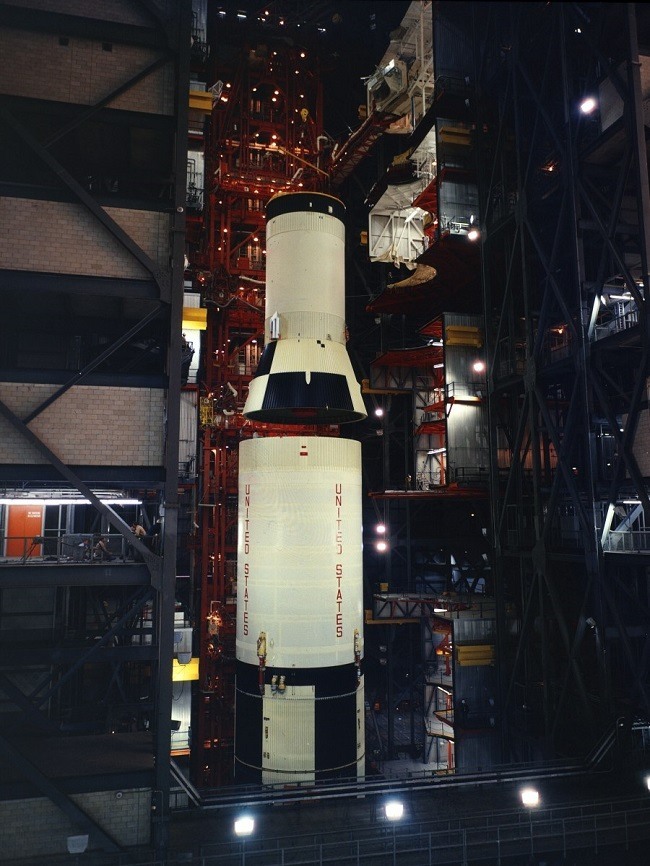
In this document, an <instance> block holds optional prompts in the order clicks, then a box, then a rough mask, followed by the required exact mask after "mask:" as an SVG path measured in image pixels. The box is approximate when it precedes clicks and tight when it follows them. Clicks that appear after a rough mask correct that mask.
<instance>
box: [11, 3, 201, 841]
mask: <svg viewBox="0 0 650 866" xmlns="http://www.w3.org/2000/svg"><path fill="white" fill-rule="evenodd" d="M53 5H54V6H55V5H56V4H53ZM133 6H134V7H137V11H138V13H140V12H142V11H144V12H145V13H146V14H147V16H148V18H149V20H150V24H149V26H141V27H134V26H133V27H132V26H129V25H125V24H122V23H119V22H112V21H109V20H105V21H100V20H99V19H92V20H91V19H87V18H83V17H80V16H70V15H60V14H59V13H57V12H55V11H46V10H43V11H41V12H39V15H38V16H34V15H33V14H32V13H31V12H29V10H21V9H20V8H19V7H3V9H2V10H0V26H6V27H17V28H21V29H26V30H38V31H44V32H47V33H64V32H65V33H67V34H70V35H71V36H79V37H83V38H85V39H99V40H102V41H106V42H116V43H118V44H122V43H124V44H131V45H135V46H140V47H143V48H147V49H148V56H150V53H149V51H150V49H154V51H155V52H156V55H157V56H155V57H154V59H153V60H149V61H148V62H145V63H144V65H143V66H142V68H141V69H140V70H139V71H138V72H136V73H135V74H134V75H131V76H129V77H127V78H125V80H123V81H122V82H120V83H119V84H118V85H117V86H115V87H113V88H112V89H111V91H110V92H108V93H106V94H105V95H104V96H103V97H102V98H101V99H100V100H99V101H97V102H96V103H95V104H94V105H92V106H88V107H87V108H85V109H83V110H80V111H78V112H76V113H74V117H73V119H72V120H70V119H65V118H66V115H65V114H62V120H61V123H60V125H59V126H58V128H56V130H55V131H53V132H50V133H49V135H48V136H46V137H45V138H42V139H39V138H38V135H37V134H35V133H34V132H32V131H30V129H29V128H28V125H27V124H26V123H24V122H23V121H22V119H21V118H20V106H19V105H16V103H15V100H11V99H9V98H3V100H2V104H1V105H0V114H1V116H2V120H3V122H4V124H5V127H6V129H7V130H10V131H11V133H12V134H13V136H14V137H15V139H16V141H20V142H21V146H22V147H23V148H24V149H25V150H26V151H27V152H29V153H30V154H31V155H32V157H33V158H35V159H36V160H38V161H40V163H41V164H42V165H44V166H47V168H48V169H49V170H50V172H51V173H52V175H53V176H54V177H56V179H57V182H58V184H59V185H60V188H61V191H62V194H63V195H64V197H67V198H68V199H69V200H71V201H73V202H75V203H78V204H80V205H82V206H83V208H84V209H85V210H86V211H87V213H88V214H90V215H92V217H93V219H94V220H95V221H96V222H97V224H99V225H101V226H102V227H103V228H104V229H105V230H106V231H107V232H108V233H109V234H110V235H111V236H112V237H113V238H114V239H115V240H116V241H117V242H118V243H119V244H120V246H121V247H122V248H123V249H124V250H125V251H126V252H127V253H128V254H129V255H130V256H132V257H133V258H134V259H135V260H136V261H137V262H138V263H139V264H140V265H141V266H142V267H143V268H144V269H145V271H146V272H147V273H148V275H149V280H109V279H107V278H106V279H104V278H101V277H100V278H97V277H84V276H82V275H79V276H71V277H66V278H65V279H64V278H58V277H57V275H40V274H32V275H26V274H25V273H24V272H4V273H3V274H2V275H1V277H0V290H2V291H4V292H12V291H16V290H18V291H20V287H21V286H25V287H29V288H30V289H32V288H33V289H37V290H39V291H43V290H46V291H47V290H52V291H55V292H69V293H70V292H71V293H73V294H82V293H86V292H87V293H88V294H89V295H94V296H97V297H106V296H110V295H112V296H114V297H118V298H119V297H122V298H124V299H129V298H131V297H141V298H146V299H149V300H150V302H151V303H152V304H153V305H152V306H151V309H150V312H148V313H146V314H145V315H143V316H142V317H141V318H140V320H139V321H137V322H136V324H135V325H133V326H131V327H130V328H129V327H127V326H125V328H124V333H122V334H120V335H119V336H117V337H116V338H115V339H114V340H113V342H112V343H111V344H110V345H109V347H108V348H106V349H104V350H103V351H101V352H100V353H98V354H97V355H96V356H95V357H94V358H93V359H92V360H91V361H90V362H88V363H87V364H86V365H85V366H83V368H82V369H80V370H79V371H78V372H76V373H75V374H74V375H73V376H72V377H70V378H69V379H68V381H66V382H64V383H63V384H62V385H61V386H60V387H58V388H57V389H55V390H54V393H53V394H52V395H51V396H50V397H49V398H47V399H46V400H45V401H44V402H43V403H42V404H41V405H40V406H38V407H37V408H36V409H34V410H32V411H31V412H30V413H29V414H28V415H26V416H24V417H19V416H18V415H16V414H15V413H14V412H13V411H11V409H9V407H8V406H6V405H5V404H4V403H0V413H1V414H2V416H3V417H4V418H5V419H6V420H7V421H8V422H9V423H10V424H11V425H12V427H13V428H14V430H16V431H18V433H20V434H21V436H22V437H23V438H24V440H25V443H26V444H27V443H28V444H29V445H31V446H33V447H34V448H36V449H37V451H38V453H39V454H40V456H41V457H42V458H44V460H45V462H46V464H47V466H49V467H50V468H51V472H52V474H53V477H54V478H58V479H60V481H61V483H62V484H63V486H66V487H68V488H71V489H74V490H78V491H79V492H80V493H81V494H82V495H83V496H84V497H85V498H86V499H87V500H89V501H90V503H91V505H92V506H94V508H95V509H96V511H97V512H98V513H99V514H101V515H102V516H103V517H104V518H105V520H106V521H107V522H108V524H109V525H110V526H111V527H112V528H113V529H115V530H116V531H117V532H118V533H120V534H121V535H122V536H123V538H124V539H125V543H128V545H130V547H131V548H132V549H133V550H134V551H136V552H137V553H138V554H139V555H140V556H141V558H142V562H141V563H140V564H132V565H123V566H121V567H120V569H117V568H111V569H104V568H100V569H99V570H93V569H90V568H88V569H85V568H84V567H83V566H82V567H81V569H80V570H78V571H77V572H76V573H75V575H74V577H72V576H71V575H70V574H69V572H70V569H69V568H66V566H65V565H63V564H60V565H59V564H57V565H51V566H50V567H49V568H48V569H47V572H48V573H47V578H46V579H45V582H44V577H45V576H44V575H43V574H41V575H40V577H39V575H38V567H37V566H35V565H30V566H27V567H26V568H27V571H25V572H23V571H21V568H20V567H19V566H12V565H8V566H2V567H1V573H0V585H1V586H2V588H3V589H9V588H12V587H13V588H15V587H18V586H24V585H25V580H26V579H27V580H28V582H29V583H30V584H31V585H35V586H44V585H46V586H47V587H49V588H51V589H52V591H54V592H57V593H61V592H65V591H67V592H71V593H75V594H76V595H75V597H79V598H81V594H82V593H84V592H85V593H87V604H88V606H89V609H90V611H91V614H92V621H94V622H95V623H96V630H95V631H93V630H92V629H91V630H88V629H89V625H88V622H87V620H86V619H85V618H84V617H81V616H80V617H79V618H78V621H77V622H73V621H72V620H70V622H69V623H67V624H66V625H67V626H69V627H70V628H71V629H72V628H76V629H77V630H79V629H81V631H82V632H83V631H84V630H86V632H87V634H86V637H87V638H88V640H90V641H92V642H91V643H90V644H86V645H85V646H84V642H83V640H82V641H81V645H80V644H79V643H75V644H71V645H67V646H66V645H64V644H62V645H61V646H56V645H55V646H52V647H49V648H40V649H39V648H37V647H35V646H29V645H27V646H25V645H24V644H23V645H21V647H20V648H17V650H16V652H13V653H12V652H9V653H7V654H5V653H4V650H3V662H4V664H5V665H8V666H9V668H10V669H11V670H18V669H19V668H20V666H21V665H27V666H29V665H30V664H37V665H38V666H39V669H40V670H41V671H42V677H41V679H40V681H39V682H38V685H37V686H36V687H35V688H34V689H33V690H32V691H31V693H27V692H26V691H25V690H24V684H25V682H30V681H33V678H32V680H30V679H29V677H27V678H25V680H24V682H22V685H23V688H19V687H18V685H17V681H15V680H13V679H12V678H11V676H9V675H5V674H2V675H0V690H2V692H3V693H4V695H5V697H6V698H7V699H8V700H9V701H10V702H12V703H13V705H14V707H15V710H16V713H12V714H8V715H9V716H13V719H14V721H13V722H11V723H9V726H8V727H7V726H5V728H4V729H3V735H2V737H1V738H0V751H1V752H2V755H3V756H4V759H5V760H8V761H9V762H10V763H11V764H12V765H13V767H14V769H15V770H16V772H17V774H18V775H19V776H22V777H23V778H25V779H26V780H28V781H29V782H30V783H31V784H32V785H34V786H35V787H36V789H37V790H38V791H39V793H40V794H41V795H43V796H45V797H49V798H50V799H51V800H52V802H53V803H54V804H55V805H56V806H58V807H59V808H60V809H61V810H62V811H63V812H64V813H65V814H66V815H67V816H68V817H69V818H70V820H71V821H72V822H73V824H75V825H76V826H78V827H79V829H80V830H82V831H83V832H86V833H88V834H89V835H90V837H91V842H92V846H94V847H100V848H103V849H104V850H110V851H118V850H119V847H120V846H119V845H118V844H117V843H116V842H115V840H114V838H113V837H112V835H111V833H110V832H109V831H108V830H106V829H104V828H103V827H102V826H101V825H100V823H99V822H98V821H97V820H95V819H93V818H91V817H89V815H88V814H86V813H85V812H84V811H83V810H82V809H81V808H80V807H79V806H78V805H76V804H75V802H74V801H73V799H72V798H71V797H70V795H69V794H67V793H64V792H63V790H62V789H61V787H59V786H58V785H57V784H55V783H54V782H53V781H52V779H50V778H48V776H47V773H46V772H43V770H42V769H39V768H38V767H37V766H36V765H35V764H33V763H32V762H31V761H30V760H29V759H28V758H27V757H26V755H25V754H24V753H23V752H21V750H20V749H19V748H18V747H17V746H16V745H15V744H14V743H13V742H12V734H14V733H15V730H16V729H17V728H18V727H20V726H21V725H22V724H23V723H27V725H28V727H29V726H33V727H36V728H40V729H41V730H42V731H46V732H48V733H50V734H51V733H52V732H56V731H60V723H59V721H58V720H57V719H56V718H55V717H54V718H53V717H52V706H53V704H55V703H56V702H57V701H60V702H61V707H63V708H64V709H65V706H66V703H65V702H66V700H74V698H73V697H72V698H71V697H69V696H68V697H66V689H67V688H68V687H69V686H71V684H72V683H74V681H75V679H76V678H77V677H79V675H80V672H81V671H82V670H83V669H84V667H85V666H87V665H93V664H94V665H97V664H99V665H100V666H101V667H102V668H103V671H104V673H103V674H102V675H103V676H104V680H103V688H104V698H103V700H104V701H105V702H106V704H107V705H108V706H110V704H111V703H115V705H116V706H120V705H123V704H125V703H126V702H128V695H127V692H128V688H127V686H126V681H125V673H126V672H128V671H133V670H135V669H136V668H137V667H138V666H142V665H144V666H146V667H147V669H149V670H150V678H151V688H152V689H154V690H155V695H152V696H151V699H150V701H149V703H148V705H147V706H149V707H150V709H151V730H152V733H153V740H152V752H153V769H152V770H150V771H148V775H147V782H146V784H147V785H149V786H150V787H151V788H152V792H153V796H152V840H153V844H154V846H155V848H156V850H157V851H158V852H163V851H164V850H165V849H166V845H167V826H168V820H169V791H170V784H171V783H170V757H169V753H170V719H171V698H172V659H173V654H174V645H173V637H174V605H175V602H174V598H175V595H174V586H175V579H176V538H177V509H178V432H179V403H180V379H181V361H180V359H181V339H182V336H181V321H182V307H183V256H184V232H185V212H184V211H185V171H186V148H185V140H186V134H187V91H188V87H189V84H188V82H189V56H190V27H191V4H190V2H189V0H182V2H180V3H178V4H172V6H170V10H171V11H170V12H168V13H163V12H162V11H161V9H160V7H159V6H158V5H157V4H156V3H153V2H150V0H137V2H134V3H133ZM165 65H170V66H171V67H172V68H173V77H174V80H175V85H176V93H175V109H174V116H173V119H172V121H171V123H172V127H171V128H172V129H173V132H174V136H175V146H174V155H173V156H172V157H171V159H170V165H169V166H168V173H169V177H170V178H171V179H172V180H171V181H170V182H171V195H170V202H169V205H171V206H168V205H165V210H166V211H171V214H172V216H171V233H170V240H169V264H166V265H164V266H159V265H158V264H157V263H156V262H154V261H153V260H152V259H151V258H150V257H149V255H148V254H147V253H146V252H145V251H144V250H143V249H142V248H141V246H140V245H139V244H138V243H137V242H136V241H135V240H134V238H133V237H132V236H131V235H130V234H129V232H127V231H125V230H124V229H123V228H122V227H121V226H120V225H118V223H117V222H115V220H113V219H112V217H111V216H110V215H109V213H108V211H107V209H106V208H105V207H104V206H102V205H101V204H100V203H99V201H98V200H97V198H96V197H95V195H93V194H92V192H90V191H89V190H88V189H87V188H86V187H84V186H83V185H82V184H81V183H80V182H79V181H78V180H77V179H76V178H75V177H73V176H72V174H71V173H70V172H69V171H68V170H67V169H66V168H65V167H64V165H63V164H62V163H61V160H60V159H59V158H57V157H56V156H55V155H54V153H53V150H52V146H53V145H55V144H57V146H58V151H59V152H61V148H62V147H63V148H65V146H66V139H67V137H68V136H69V135H70V134H71V133H73V132H75V131H76V130H78V129H80V128H82V127H83V125H84V123H86V122H88V121H89V120H90V119H91V118H94V117H95V116H96V115H98V113H100V112H102V111H103V110H104V109H105V108H106V107H107V106H110V105H111V103H113V102H114V100H115V99H116V98H117V97H119V96H121V95H123V94H125V93H127V92H128V91H130V90H131V89H132V88H133V87H134V86H135V85H137V84H140V83H141V82H143V81H145V80H146V79H147V78H148V77H149V76H150V75H151V74H152V73H154V72H155V71H156V70H159V69H160V68H162V67H163V66H165ZM34 96H35V97H36V96H38V94H36V93H35V94H34ZM67 117H68V118H69V117H70V115H69V114H68V115H67ZM3 186H4V185H3ZM127 201H128V200H127ZM121 202H124V199H122V200H121ZM123 206H126V207H129V206H133V205H129V204H128V203H127V204H126V205H123ZM34 241H35V242H36V241H37V238H35V239H34ZM15 274H18V279H15V278H14V277H15ZM41 276H42V278H41ZM157 318H160V319H161V320H162V321H163V322H164V323H165V328H166V335H165V336H166V341H167V345H166V346H165V349H166V357H167V370H166V371H162V372H164V373H165V375H164V376H161V377H160V378H161V382H160V384H162V379H163V378H164V380H165V381H164V384H165V387H166V401H165V403H166V430H165V454H164V466H163V475H162V485H160V486H161V505H162V506H163V507H164V510H165V521H164V529H163V533H162V548H161V549H162V551H163V553H162V555H161V554H160V553H159V552H152V550H151V549H150V548H148V547H146V546H145V545H144V544H142V542H140V541H138V540H137V539H136V538H135V537H134V536H133V534H132V533H131V531H130V529H129V526H128V525H127V524H126V523H125V522H124V520H123V519H122V518H121V517H120V516H119V515H118V514H117V513H116V512H115V511H114V509H112V508H111V507H110V506H108V505H106V504H104V503H103V502H102V501H101V500H100V499H99V498H98V497H97V496H96V495H95V493H94V492H93V491H92V490H91V489H90V487H89V486H88V484H87V483H86V481H85V480H84V479H83V478H82V477H81V475H80V473H79V472H78V471H77V470H76V469H73V468H71V467H70V466H69V465H67V463H66V462H65V461H63V460H62V459H61V458H60V457H59V455H58V453H57V444H56V443H50V444H49V445H46V444H45V443H44V442H43V441H42V439H40V438H39V437H38V436H37V435H36V434H35V433H34V432H33V430H32V429H31V428H30V423H31V422H32V421H33V420H34V419H35V418H36V417H37V416H38V415H40V413H42V412H43V411H44V410H45V409H46V408H47V407H48V406H50V405H51V404H52V403H54V402H55V401H56V400H58V399H59V398H60V397H61V396H62V395H63V394H65V393H66V392H67V391H68V390H69V389H70V388H71V387H73V386H74V385H77V384H79V383H80V382H82V381H84V380H85V381H88V377H89V376H90V374H91V373H92V372H93V371H95V370H96V369H97V368H98V367H99V366H100V365H101V364H102V363H103V362H104V361H106V360H107V359H109V358H111V357H112V356H114V355H115V353H116V352H117V351H118V350H119V349H120V348H121V347H122V346H124V345H125V344H127V343H129V342H130V341H132V340H133V339H134V337H136V336H137V335H138V334H139V333H140V332H141V331H142V330H143V328H145V327H146V326H147V325H148V324H149V323H150V322H152V321H154V320H155V319H157ZM44 381H51V380H50V379H44ZM55 381H56V380H55ZM30 469H31V467H24V470H25V478H27V477H28V476H29V470H30ZM41 473H42V474H41V477H43V476H44V475H45V474H46V473H47V470H45V471H44V470H43V469H41ZM135 475H137V472H136V473H134V477H135ZM107 476H110V467H109V471H108V472H107ZM100 480H101V479H100ZM44 570H45V569H44V568H41V571H44ZM118 571H119V574H118V575H117V576H116V575H115V572H118ZM82 572H83V574H82ZM91 572H94V573H91ZM84 578H85V583H84ZM98 579H99V580H100V583H101V586H99V584H98ZM102 587H103V590H102ZM107 587H109V588H111V592H112V593H114V594H115V599H114V601H113V602H112V603H111V605H110V606H108V605H107V604H106V602H105V600H104V598H103V596H102V591H104V592H105V591H106V588H107ZM109 595H110V593H109ZM145 606H148V608H149V609H150V611H151V618H150V622H149V623H148V626H147V628H146V634H147V637H146V638H145V637H144V636H143V634H144V631H145V629H144V628H143V624H142V620H143V616H144V610H145ZM97 784H98V786H99V788H101V784H102V780H101V779H99V778H98V779H97Z"/></svg>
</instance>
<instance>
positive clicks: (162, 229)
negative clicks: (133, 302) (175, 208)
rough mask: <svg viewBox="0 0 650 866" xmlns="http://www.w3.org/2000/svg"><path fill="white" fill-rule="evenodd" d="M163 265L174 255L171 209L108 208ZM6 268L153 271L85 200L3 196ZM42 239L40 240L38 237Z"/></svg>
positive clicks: (120, 273) (0, 218) (134, 275)
mask: <svg viewBox="0 0 650 866" xmlns="http://www.w3.org/2000/svg"><path fill="white" fill-rule="evenodd" d="M105 210H106V213H107V214H108V215H109V216H110V217H112V219H114V220H115V222H117V223H118V224H119V225H120V226H121V227H122V228H123V229H124V231H126V232H127V234H128V235H129V236H130V237H131V238H132V239H133V240H134V241H135V242H136V243H137V244H138V246H140V247H141V249H142V250H143V251H144V252H145V253H146V254H147V255H148V256H149V258H151V259H153V260H154V261H155V262H156V263H158V264H159V265H160V266H161V267H166V266H167V261H168V259H169V230H170V221H169V219H170V218H169V216H168V215H167V214H163V213H159V212H154V211H141V210H131V209H126V208H105ZM0 225H2V227H3V229H2V232H3V243H2V244H1V245H0V268H9V269H12V270H20V271H42V272H44V273H56V274H87V275H89V276H102V277H120V278H124V279H146V278H147V277H148V276H149V274H148V272H147V271H146V270H145V268H143V267H142V265H141V264H140V263H139V262H138V261H137V260H136V259H135V258H134V257H133V256H132V255H131V253H129V252H128V251H127V250H126V249H125V248H124V247H123V246H122V245H121V244H120V243H119V242H118V241H117V240H116V239H115V238H114V237H113V236H112V235H111V233H110V232H109V231H108V229H106V228H104V226H103V225H102V224H101V223H100V222H99V221H98V220H97V219H96V218H95V217H94V216H93V215H92V214H91V213H90V212H89V211H87V210H86V208H84V207H83V206H82V205H79V204H68V203H65V202H55V201H36V200H32V199H24V198H0ZM36 238H37V239H38V241H37V242H36V241H35V239H36Z"/></svg>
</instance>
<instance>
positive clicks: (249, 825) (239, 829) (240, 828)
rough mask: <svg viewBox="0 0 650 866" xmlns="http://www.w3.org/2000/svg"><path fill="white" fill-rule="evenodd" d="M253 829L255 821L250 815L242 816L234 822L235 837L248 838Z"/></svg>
mask: <svg viewBox="0 0 650 866" xmlns="http://www.w3.org/2000/svg"><path fill="white" fill-rule="evenodd" d="M254 829H255V819H254V818H251V816H250V815H242V817H241V818H237V820H236V821H235V835H237V836H250V834H251V833H252V832H253V830H254Z"/></svg>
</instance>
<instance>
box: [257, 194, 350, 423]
mask: <svg viewBox="0 0 650 866" xmlns="http://www.w3.org/2000/svg"><path fill="white" fill-rule="evenodd" d="M266 213H267V226H266V321H265V349H264V353H263V354H262V357H261V359H260V363H259V365H258V368H257V372H256V374H255V377H254V378H253V380H252V382H251V385H250V389H249V393H248V400H247V401H246V406H245V408H244V414H245V415H246V417H248V418H251V419H254V420H259V421H270V422H276V423H279V424H292V423H294V424H300V423H315V424H342V423H346V422H348V421H359V420H361V419H362V418H365V417H366V410H365V406H364V403H363V398H362V397H361V389H360V388H359V384H358V382H357V380H356V378H355V376H354V372H353V370H352V364H351V363H350V358H349V355H348V353H347V350H346V347H345V225H344V223H343V217H344V208H343V205H342V203H341V202H340V201H339V200H338V199H336V198H332V196H328V195H322V194H320V193H295V194H292V195H279V196H276V197H275V198H273V199H271V201H270V202H269V203H268V205H267V209H266Z"/></svg>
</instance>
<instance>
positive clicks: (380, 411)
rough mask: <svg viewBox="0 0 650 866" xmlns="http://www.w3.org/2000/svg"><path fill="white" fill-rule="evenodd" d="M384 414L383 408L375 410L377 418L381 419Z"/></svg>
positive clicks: (379, 407) (378, 407)
mask: <svg viewBox="0 0 650 866" xmlns="http://www.w3.org/2000/svg"><path fill="white" fill-rule="evenodd" d="M383 414H384V410H383V409H382V408H381V406H377V408H376V409H375V415H376V416H377V418H381V416H382V415H383Z"/></svg>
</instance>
